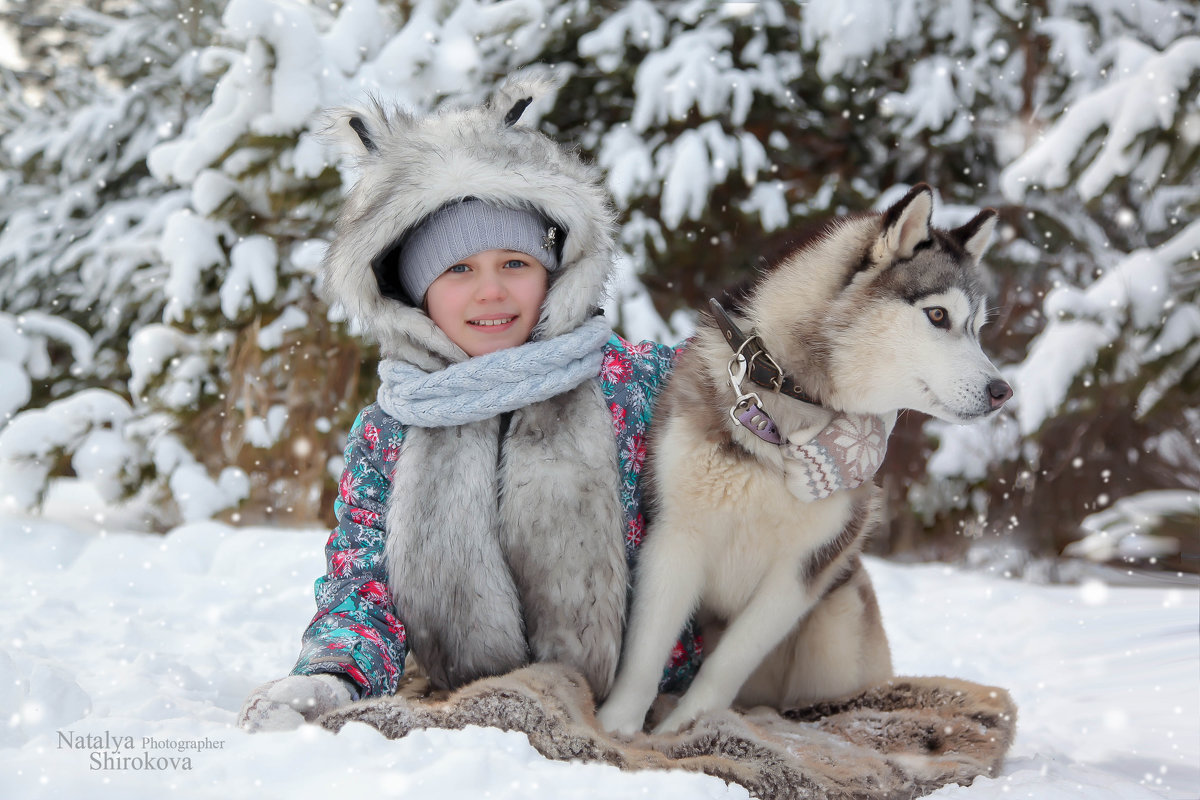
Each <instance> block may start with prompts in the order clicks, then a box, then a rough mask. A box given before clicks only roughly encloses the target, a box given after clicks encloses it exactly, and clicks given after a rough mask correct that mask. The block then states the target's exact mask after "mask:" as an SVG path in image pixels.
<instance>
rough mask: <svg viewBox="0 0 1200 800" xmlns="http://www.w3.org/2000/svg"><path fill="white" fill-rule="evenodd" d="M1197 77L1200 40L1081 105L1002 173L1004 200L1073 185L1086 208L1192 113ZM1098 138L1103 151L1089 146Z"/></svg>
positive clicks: (1180, 44)
mask: <svg viewBox="0 0 1200 800" xmlns="http://www.w3.org/2000/svg"><path fill="white" fill-rule="evenodd" d="M1198 78H1200V37H1196V36H1188V37H1184V38H1181V39H1179V40H1178V41H1177V42H1175V43H1174V44H1172V45H1171V46H1170V47H1168V48H1167V49H1166V50H1164V51H1162V52H1161V53H1156V54H1154V55H1151V56H1149V57H1147V58H1145V59H1144V60H1143V61H1142V62H1141V64H1140V65H1138V66H1137V67H1136V68H1132V69H1131V71H1130V74H1128V75H1123V76H1120V77H1117V78H1116V79H1115V80H1114V81H1113V82H1112V83H1111V84H1109V85H1108V86H1106V87H1104V88H1103V89H1100V90H1098V91H1095V92H1092V93H1090V94H1088V95H1086V96H1085V97H1082V98H1080V99H1079V100H1078V101H1077V102H1076V103H1075V105H1074V106H1072V107H1070V108H1069V109H1067V110H1066V111H1065V112H1064V113H1063V114H1062V116H1061V117H1060V118H1059V119H1058V120H1057V121H1056V122H1055V123H1054V125H1053V126H1051V128H1050V129H1049V130H1048V131H1046V133H1045V134H1043V135H1042V137H1041V138H1040V140H1039V141H1038V142H1037V143H1036V144H1035V145H1034V146H1033V147H1031V148H1030V149H1029V150H1028V151H1026V152H1025V153H1024V154H1023V155H1022V156H1021V157H1019V158H1018V159H1017V160H1016V161H1014V162H1013V163H1012V164H1010V165H1009V166H1008V167H1007V168H1006V169H1005V170H1004V171H1003V172H1002V173H1001V175H1000V188H1001V190H1002V191H1003V192H1004V195H1005V197H1007V198H1008V199H1009V200H1011V201H1013V202H1020V201H1021V199H1022V198H1024V196H1025V192H1026V191H1027V190H1028V189H1029V187H1030V186H1033V185H1035V184H1036V185H1041V186H1045V187H1047V188H1050V189H1062V188H1064V187H1067V186H1071V185H1073V186H1074V190H1075V192H1077V193H1078V195H1079V196H1080V197H1081V198H1083V199H1084V200H1085V201H1086V200H1092V199H1094V198H1096V197H1098V196H1099V195H1100V194H1101V193H1103V192H1104V191H1105V190H1106V189H1107V188H1108V186H1109V185H1110V184H1111V183H1112V182H1113V181H1114V180H1116V179H1117V178H1120V177H1125V176H1128V175H1130V174H1131V173H1132V172H1133V171H1134V170H1135V169H1136V168H1137V167H1138V165H1139V164H1140V163H1141V162H1142V161H1143V160H1144V159H1145V158H1147V157H1149V156H1150V155H1151V153H1150V150H1151V148H1152V146H1153V143H1154V136H1153V135H1152V134H1155V133H1159V132H1167V131H1171V130H1172V129H1173V128H1174V127H1175V118H1176V116H1177V115H1179V114H1180V113H1183V112H1184V111H1186V110H1187V109H1189V108H1191V109H1194V108H1195V103H1196V96H1195V93H1194V87H1195V85H1196V82H1197V79H1198ZM1189 90H1191V91H1190V93H1189ZM1099 133H1103V134H1104V141H1103V143H1102V145H1101V146H1100V148H1099V150H1098V151H1096V150H1094V149H1093V148H1089V147H1087V146H1086V145H1087V143H1088V141H1089V140H1090V139H1091V138H1092V137H1093V136H1095V135H1097V134H1099ZM1081 168H1082V172H1080V173H1079V175H1078V178H1075V172H1076V170H1079V169H1081ZM1148 177H1151V178H1152V177H1153V176H1148Z"/></svg>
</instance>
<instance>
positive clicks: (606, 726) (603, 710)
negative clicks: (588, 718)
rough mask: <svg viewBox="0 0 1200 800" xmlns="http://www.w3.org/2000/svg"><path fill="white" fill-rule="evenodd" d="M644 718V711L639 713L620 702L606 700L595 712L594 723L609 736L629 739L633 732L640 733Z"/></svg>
mask: <svg viewBox="0 0 1200 800" xmlns="http://www.w3.org/2000/svg"><path fill="white" fill-rule="evenodd" d="M645 718H646V714H645V712H643V713H642V714H641V715H639V714H638V713H637V712H636V711H630V710H629V709H627V708H624V707H622V706H621V704H618V703H613V702H611V701H610V702H607V703H605V704H604V705H603V706H601V707H600V709H599V710H598V711H597V712H596V723H597V724H598V725H599V726H600V729H601V730H603V731H607V732H608V733H609V734H610V735H611V736H614V737H616V738H618V739H624V740H625V741H629V740H630V739H632V738H633V737H634V735H635V734H638V733H641V731H642V723H643V721H644V720H645Z"/></svg>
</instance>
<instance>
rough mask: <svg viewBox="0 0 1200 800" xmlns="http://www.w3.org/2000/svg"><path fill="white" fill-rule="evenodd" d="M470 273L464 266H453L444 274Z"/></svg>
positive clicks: (469, 269)
mask: <svg viewBox="0 0 1200 800" xmlns="http://www.w3.org/2000/svg"><path fill="white" fill-rule="evenodd" d="M470 271H471V268H470V267H468V266H467V265H466V264H455V265H454V266H453V267H451V268H450V269H448V270H446V272H454V273H463V272H470Z"/></svg>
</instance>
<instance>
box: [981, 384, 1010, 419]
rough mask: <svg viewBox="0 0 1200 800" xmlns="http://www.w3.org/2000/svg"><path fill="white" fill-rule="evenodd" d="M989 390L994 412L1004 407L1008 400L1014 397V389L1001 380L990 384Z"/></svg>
mask: <svg viewBox="0 0 1200 800" xmlns="http://www.w3.org/2000/svg"><path fill="white" fill-rule="evenodd" d="M987 390H988V399H989V400H991V401H992V410H993V411H995V410H996V409H997V408H999V407H1000V406H1002V405H1004V404H1005V403H1006V402H1008V398H1010V397H1012V387H1011V386H1009V385H1008V384H1007V383H1005V382H1004V381H1002V380H1000V379H999V378H997V379H996V380H994V381H992V382H991V383H989V384H988V386H987Z"/></svg>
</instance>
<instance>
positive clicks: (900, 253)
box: [879, 183, 933, 263]
mask: <svg viewBox="0 0 1200 800" xmlns="http://www.w3.org/2000/svg"><path fill="white" fill-rule="evenodd" d="M932 216H933V189H931V188H929V184H926V183H918V184H917V185H916V186H914V187H913V188H912V189H910V190H909V191H908V194H906V195H904V197H902V198H901V199H900V200H899V201H898V202H897V203H895V204H894V205H893V206H892V207H891V208H889V209H888V210H887V211H885V212H883V233H882V234H881V235H880V237H879V243H880V245H882V249H883V251H884V252H883V253H881V254H880V255H882V256H883V258H880V259H879V260H880V261H882V262H884V263H889V262H891V261H894V260H896V259H904V258H912V254H913V251H915V250H916V248H917V245H919V244H920V243H921V242H924V241H926V240H927V239H929V219H930V217H932Z"/></svg>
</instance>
